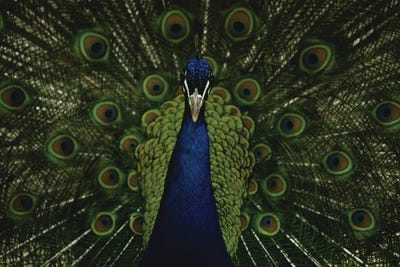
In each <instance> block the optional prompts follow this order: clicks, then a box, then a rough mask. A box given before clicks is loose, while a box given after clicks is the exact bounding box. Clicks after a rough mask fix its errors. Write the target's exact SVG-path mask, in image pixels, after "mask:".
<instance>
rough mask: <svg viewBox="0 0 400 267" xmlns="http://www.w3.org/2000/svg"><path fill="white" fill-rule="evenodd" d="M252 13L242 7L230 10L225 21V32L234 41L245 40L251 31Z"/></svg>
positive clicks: (252, 24) (252, 25)
mask: <svg viewBox="0 0 400 267" xmlns="http://www.w3.org/2000/svg"><path fill="white" fill-rule="evenodd" d="M253 27H254V22H253V15H252V13H251V12H250V11H249V10H248V9H246V8H243V7H240V8H236V9H234V10H232V11H231V12H230V13H229V15H228V16H227V18H226V20H225V30H226V32H227V34H228V36H229V38H231V39H232V40H234V41H240V40H244V39H247V38H248V37H249V36H250V34H251V33H252V31H253Z"/></svg>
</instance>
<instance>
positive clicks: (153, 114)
mask: <svg viewBox="0 0 400 267" xmlns="http://www.w3.org/2000/svg"><path fill="white" fill-rule="evenodd" d="M158 116H160V111H159V110H157V109H151V110H148V111H146V112H145V113H144V114H143V116H142V126H143V127H145V128H146V127H147V126H149V124H150V123H152V122H153V121H154V120H155V119H156V118H157V117H158Z"/></svg>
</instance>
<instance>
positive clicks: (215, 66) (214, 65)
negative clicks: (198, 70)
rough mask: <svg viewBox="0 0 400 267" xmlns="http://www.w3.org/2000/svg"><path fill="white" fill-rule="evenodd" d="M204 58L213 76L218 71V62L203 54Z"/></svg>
mask: <svg viewBox="0 0 400 267" xmlns="http://www.w3.org/2000/svg"><path fill="white" fill-rule="evenodd" d="M204 59H205V60H207V62H208V65H209V66H210V69H211V71H212V74H213V75H214V77H215V76H217V74H218V71H219V67H218V63H217V61H215V59H214V58H212V57H209V56H204Z"/></svg>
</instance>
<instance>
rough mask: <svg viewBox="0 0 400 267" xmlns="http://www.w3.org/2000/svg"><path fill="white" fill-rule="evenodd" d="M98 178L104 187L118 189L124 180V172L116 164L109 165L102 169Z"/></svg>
mask: <svg viewBox="0 0 400 267" xmlns="http://www.w3.org/2000/svg"><path fill="white" fill-rule="evenodd" d="M97 180H98V182H99V184H100V186H101V187H103V188H104V189H116V188H118V187H119V185H120V184H121V181H122V180H123V173H122V172H121V170H120V169H118V168H117V167H115V166H109V167H106V168H104V169H103V170H101V171H100V173H99V175H98V177H97Z"/></svg>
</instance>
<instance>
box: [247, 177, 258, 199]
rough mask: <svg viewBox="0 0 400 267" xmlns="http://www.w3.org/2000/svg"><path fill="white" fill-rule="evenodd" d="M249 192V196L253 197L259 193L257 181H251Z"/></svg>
mask: <svg viewBox="0 0 400 267" xmlns="http://www.w3.org/2000/svg"><path fill="white" fill-rule="evenodd" d="M247 191H248V192H249V195H250V196H252V195H254V194H255V193H257V191H258V184H257V182H256V180H254V179H251V180H250V182H249V185H248V188H247Z"/></svg>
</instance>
